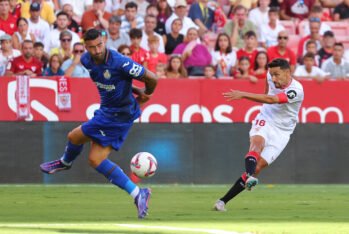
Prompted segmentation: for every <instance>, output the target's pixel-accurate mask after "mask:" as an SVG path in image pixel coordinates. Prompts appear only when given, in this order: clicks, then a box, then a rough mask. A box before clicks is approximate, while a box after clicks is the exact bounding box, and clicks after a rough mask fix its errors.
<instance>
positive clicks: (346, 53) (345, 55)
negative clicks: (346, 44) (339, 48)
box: [343, 49, 349, 63]
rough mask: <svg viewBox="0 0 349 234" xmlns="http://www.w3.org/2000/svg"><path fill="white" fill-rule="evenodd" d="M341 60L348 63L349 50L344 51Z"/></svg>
mask: <svg viewBox="0 0 349 234" xmlns="http://www.w3.org/2000/svg"><path fill="white" fill-rule="evenodd" d="M343 58H344V60H345V61H346V62H347V63H349V49H348V50H345V52H344V55H343Z"/></svg>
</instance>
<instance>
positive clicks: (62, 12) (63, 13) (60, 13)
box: [56, 11, 69, 19]
mask: <svg viewBox="0 0 349 234" xmlns="http://www.w3.org/2000/svg"><path fill="white" fill-rule="evenodd" d="M61 15H65V16H67V18H68V19H69V15H68V14H67V13H65V12H64V11H60V12H59V13H58V14H57V15H56V18H58V17H60V16H61Z"/></svg>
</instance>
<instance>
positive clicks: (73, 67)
mask: <svg viewBox="0 0 349 234" xmlns="http://www.w3.org/2000/svg"><path fill="white" fill-rule="evenodd" d="M84 52H85V50H84V45H83V44H82V43H81V42H77V43H75V44H74V46H73V58H70V59H68V60H66V61H65V62H63V64H62V70H63V71H64V75H66V76H68V77H80V78H89V77H90V73H89V72H88V70H87V69H86V68H85V67H84V66H83V65H82V64H81V62H80V58H81V55H82V54H83V53H84Z"/></svg>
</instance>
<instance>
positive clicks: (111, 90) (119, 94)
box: [40, 29, 157, 219]
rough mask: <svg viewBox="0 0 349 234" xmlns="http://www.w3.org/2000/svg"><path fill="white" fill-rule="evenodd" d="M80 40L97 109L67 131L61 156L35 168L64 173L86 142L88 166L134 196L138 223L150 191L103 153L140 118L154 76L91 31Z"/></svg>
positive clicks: (117, 145)
mask: <svg viewBox="0 0 349 234" xmlns="http://www.w3.org/2000/svg"><path fill="white" fill-rule="evenodd" d="M84 41H85V47H86V50H87V53H84V54H83V55H82V57H81V63H82V64H83V65H84V67H86V69H88V71H89V73H90V76H91V79H92V80H93V82H94V83H95V84H96V86H97V88H98V91H99V95H100V97H101V106H100V108H99V109H98V110H96V111H95V113H94V117H93V118H92V119H91V120H89V121H87V122H85V123H83V124H82V125H80V126H79V127H77V128H75V129H73V130H72V131H71V132H69V134H68V143H67V146H66V148H65V152H64V154H63V156H62V157H61V158H60V159H58V160H54V161H51V162H46V163H43V164H41V165H40V169H41V170H42V171H43V172H44V173H47V174H53V173H55V172H58V171H61V170H67V169H70V168H71V166H72V163H73V161H74V160H75V159H76V157H77V156H78V155H79V154H80V153H81V151H82V148H83V145H84V143H86V142H91V148H90V152H89V156H88V162H89V164H90V166H91V167H93V168H94V169H95V170H96V171H97V172H99V173H101V174H102V175H104V176H105V177H106V178H107V179H108V180H109V181H110V182H111V183H113V184H114V185H117V186H118V187H120V188H121V189H123V190H125V191H126V192H127V193H129V194H130V195H131V196H132V197H133V198H134V201H135V204H136V206H137V209H138V218H140V219H142V218H144V217H145V216H146V215H147V211H148V201H149V198H150V194H151V191H150V189H149V188H139V187H138V186H137V185H136V184H134V183H133V182H132V181H131V180H130V179H129V178H128V176H127V175H126V174H125V173H124V172H123V171H122V169H121V168H120V167H119V166H118V165H116V164H115V163H114V162H112V161H111V160H109V159H108V155H109V154H110V152H111V151H112V150H113V149H115V150H119V148H120V147H121V145H122V143H123V142H124V140H125V139H126V136H127V133H128V131H129V130H130V128H131V126H132V125H133V122H134V120H135V119H137V118H138V117H139V116H140V113H141V111H140V107H139V104H143V103H145V102H146V101H148V100H149V98H150V95H151V94H152V93H153V92H154V89H155V87H156V85H157V77H156V75H155V74H153V73H152V72H150V71H148V70H147V69H145V68H144V67H142V66H141V65H139V64H137V63H135V62H133V61H132V60H131V59H130V58H128V57H125V56H123V55H121V54H119V53H118V52H116V51H113V50H109V49H107V48H106V47H105V43H104V41H103V38H102V36H101V33H100V31H98V30H96V29H90V30H88V31H87V32H86V33H85V34H84ZM132 79H137V80H140V81H142V82H144V83H145V88H143V89H141V88H136V87H133V86H132ZM81 92H84V91H83V90H81ZM132 93H135V94H136V95H137V97H136V98H135V97H134V96H133V94H132Z"/></svg>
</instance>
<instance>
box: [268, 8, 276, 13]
mask: <svg viewBox="0 0 349 234" xmlns="http://www.w3.org/2000/svg"><path fill="white" fill-rule="evenodd" d="M269 13H278V14H279V8H277V7H270V8H269V11H268V14H269Z"/></svg>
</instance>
